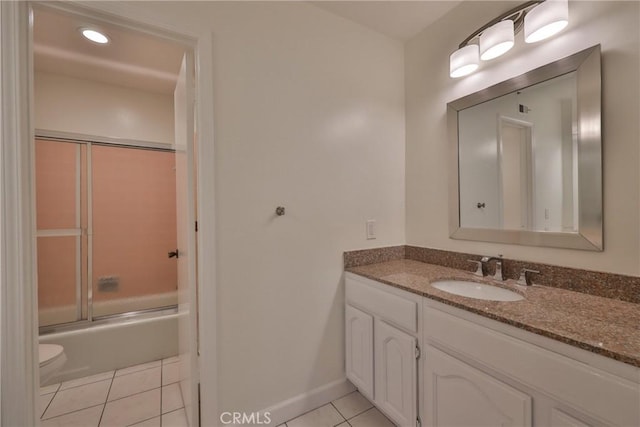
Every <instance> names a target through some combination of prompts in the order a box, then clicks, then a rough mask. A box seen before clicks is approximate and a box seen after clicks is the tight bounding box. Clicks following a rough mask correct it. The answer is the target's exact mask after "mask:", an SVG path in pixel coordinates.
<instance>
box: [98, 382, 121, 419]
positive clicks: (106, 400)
mask: <svg viewBox="0 0 640 427" xmlns="http://www.w3.org/2000/svg"><path fill="white" fill-rule="evenodd" d="M115 377H116V371H115V370H114V371H113V376H112V377H111V384H109V390H107V397H105V399H104V406H103V407H102V412H101V413H100V418H99V419H98V425H97V426H96V427H100V423H102V417H103V416H104V411H105V410H106V409H107V402H108V401H109V393H111V387H112V386H113V379H114V378H115Z"/></svg>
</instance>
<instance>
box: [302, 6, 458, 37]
mask: <svg viewBox="0 0 640 427" xmlns="http://www.w3.org/2000/svg"><path fill="white" fill-rule="evenodd" d="M311 3H313V4H314V5H316V6H318V7H319V8H322V9H324V10H327V11H329V12H332V13H334V14H336V15H339V16H342V17H344V18H347V19H350V20H352V21H355V22H357V23H359V24H362V25H364V26H366V27H369V28H371V29H373V30H376V31H378V32H380V33H383V34H386V35H388V36H389V37H392V38H394V39H397V40H400V41H407V40H409V39H410V38H412V37H414V36H415V35H417V34H418V33H419V32H420V31H422V30H423V29H424V28H426V27H428V26H429V25H431V24H432V23H433V22H435V21H437V20H438V19H440V18H441V17H442V16H443V15H444V14H445V13H447V12H448V11H450V10H451V9H453V8H454V7H456V6H457V5H458V4H460V3H461V1H460V0H448V1H429V0H426V1H425V0H423V1H402V0H386V1H366V0H363V1H332V0H318V1H312V2H311Z"/></svg>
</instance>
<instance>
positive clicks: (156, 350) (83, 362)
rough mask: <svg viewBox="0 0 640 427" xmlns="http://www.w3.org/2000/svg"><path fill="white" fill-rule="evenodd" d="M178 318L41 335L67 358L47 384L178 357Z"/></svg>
mask: <svg viewBox="0 0 640 427" xmlns="http://www.w3.org/2000/svg"><path fill="white" fill-rule="evenodd" d="M178 317H179V314H178V313H175V312H174V311H170V312H159V313H153V314H151V315H145V316H141V317H136V318H128V319H127V318H125V319H117V320H110V321H108V322H106V323H101V324H96V325H91V326H88V327H85V328H83V329H76V330H71V331H63V332H53V333H47V334H45V335H41V336H40V339H39V341H40V343H41V344H60V345H61V346H63V347H64V352H65V354H66V356H67V363H65V365H64V366H63V367H62V369H61V370H60V371H59V372H58V374H57V375H55V376H54V377H53V378H51V379H50V380H49V381H48V382H47V383H48V384H54V383H58V382H61V381H68V380H72V379H75V378H79V377H84V376H87V375H93V374H97V373H100V372H105V371H111V370H114V369H120V368H125V367H127V366H132V365H137V364H139V363H145V362H150V361H153V360H158V359H163V358H166V357H171V356H175V355H177V354H178ZM42 385H46V384H42Z"/></svg>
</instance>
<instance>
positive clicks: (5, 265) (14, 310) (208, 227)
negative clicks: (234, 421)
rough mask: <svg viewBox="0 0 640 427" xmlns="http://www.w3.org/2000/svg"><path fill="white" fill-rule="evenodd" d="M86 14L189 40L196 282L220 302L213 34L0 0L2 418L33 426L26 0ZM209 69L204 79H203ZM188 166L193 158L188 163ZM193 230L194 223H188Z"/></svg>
mask: <svg viewBox="0 0 640 427" xmlns="http://www.w3.org/2000/svg"><path fill="white" fill-rule="evenodd" d="M34 5H37V6H39V7H48V8H55V9H58V10H60V11H66V12H70V13H73V14H76V15H78V14H80V15H87V16H91V17H94V18H96V19H99V20H101V21H104V22H107V23H112V24H115V25H119V26H124V27H129V28H131V29H134V30H136V31H143V32H147V33H149V34H153V35H156V36H159V37H163V38H167V39H169V40H173V41H179V42H181V43H182V44H185V45H186V46H187V48H190V49H192V51H193V53H194V57H195V68H196V70H195V71H196V88H197V91H196V105H197V109H196V134H197V137H196V138H197V146H198V153H197V157H196V166H195V167H196V176H197V181H198V186H197V199H198V206H197V217H198V238H197V253H198V254H199V255H198V256H199V257H202V258H204V257H203V256H202V255H201V254H206V262H198V263H197V265H198V271H197V277H198V282H197V287H198V293H199V297H200V301H206V305H207V307H215V306H216V303H217V302H216V301H217V299H216V276H215V259H216V251H215V249H216V248H215V212H216V211H215V197H214V189H215V183H214V178H215V175H214V168H213V167H212V166H213V165H214V164H215V163H214V160H215V158H214V139H213V136H214V127H213V122H212V120H211V118H212V117H213V81H212V78H211V76H212V75H213V36H212V34H211V33H210V32H204V33H202V34H200V33H197V32H191V33H189V32H186V31H185V29H184V28H176V27H173V26H171V25H168V24H166V23H164V22H158V21H157V20H154V19H153V18H151V17H150V16H149V15H148V14H147V13H145V12H144V11H143V10H141V9H137V8H136V7H135V6H132V5H130V4H127V3H120V2H118V3H117V4H108V2H107V3H101V4H87V3H83V4H79V3H75V2H73V3H59V2H55V3H45V2H0V65H1V66H0V126H1V129H0V196H1V197H0V240H1V242H2V244H1V245H0V284H1V293H0V373H1V381H0V397H1V406H0V424H2V425H38V424H39V417H38V416H37V415H36V411H37V397H38V395H39V374H38V369H39V367H38V357H37V350H38V345H37V344H38V322H37V284H36V280H35V278H36V275H35V271H36V265H35V262H34V261H35V259H36V256H35V250H36V246H35V191H34V182H33V181H34V180H33V179H32V176H33V165H34V161H33V160H34V133H35V132H34V122H35V120H34V117H35V116H34V102H33V64H32V58H33V56H32V53H33V46H32V35H31V31H32V28H31V27H32V22H33V20H32V8H33V6H34ZM205 76H207V77H208V78H205ZM192 167H193V166H192ZM194 232H195V231H194ZM198 317H199V319H198V320H199V324H200V325H207V333H206V334H205V333H202V332H201V333H200V337H199V338H200V340H199V341H200V356H201V358H202V360H204V361H205V363H200V364H199V365H200V366H199V374H200V375H199V377H200V378H199V381H200V399H201V401H202V405H201V424H202V425H210V424H217V416H218V405H217V403H218V399H217V387H216V383H217V353H216V330H217V322H216V314H215V310H198Z"/></svg>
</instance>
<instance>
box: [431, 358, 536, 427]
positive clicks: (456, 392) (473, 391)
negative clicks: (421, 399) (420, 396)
mask: <svg viewBox="0 0 640 427" xmlns="http://www.w3.org/2000/svg"><path fill="white" fill-rule="evenodd" d="M425 357H426V369H425V394H426V415H427V417H428V419H430V423H429V425H432V426H434V427H438V426H441V427H445V426H446V427H455V426H459V427H463V426H464V427H472V426H486V427H497V426H501V427H521V426H528V427H530V426H531V418H532V417H531V397H530V396H528V395H527V394H525V393H522V392H520V391H518V390H516V389H514V388H513V387H511V386H509V385H507V384H505V383H503V382H501V381H499V380H497V379H496V378H493V377H491V376H489V375H487V374H485V373H484V372H482V371H480V370H478V369H476V368H474V367H472V366H470V365H468V364H466V363H464V362H462V361H460V360H458V359H456V358H454V357H452V356H449V355H448V354H446V353H444V352H442V351H440V350H437V349H435V348H434V347H431V346H428V347H427V349H426V354H425Z"/></svg>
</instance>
